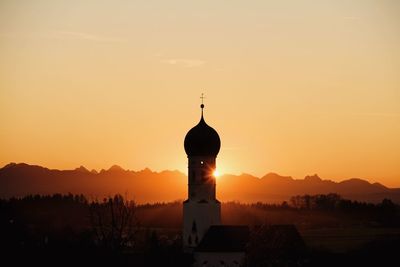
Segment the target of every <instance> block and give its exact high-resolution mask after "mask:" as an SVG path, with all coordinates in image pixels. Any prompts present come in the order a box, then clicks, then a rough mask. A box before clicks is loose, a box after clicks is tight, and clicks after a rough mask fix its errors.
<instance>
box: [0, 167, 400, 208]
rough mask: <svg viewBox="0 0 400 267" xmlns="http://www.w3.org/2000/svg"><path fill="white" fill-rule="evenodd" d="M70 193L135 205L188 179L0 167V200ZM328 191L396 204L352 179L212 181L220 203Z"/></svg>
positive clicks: (181, 193) (397, 196) (389, 194)
mask: <svg viewBox="0 0 400 267" xmlns="http://www.w3.org/2000/svg"><path fill="white" fill-rule="evenodd" d="M69 192H71V193H73V194H84V195H86V196H88V197H89V198H98V199H101V198H103V197H105V196H109V195H113V194H116V193H120V194H122V195H126V196H127V197H129V198H133V199H135V200H136V201H137V202H139V203H144V202H167V201H174V200H183V199H185V198H186V196H187V178H186V175H185V174H183V173H181V172H179V171H162V172H153V171H151V170H149V169H144V170H141V171H131V170H125V169H123V168H121V167H119V166H117V165H114V166H112V167H111V168H109V169H108V170H101V171H100V172H97V171H95V170H92V171H89V170H87V169H86V168H85V167H83V166H81V167H79V168H76V169H75V170H52V169H48V168H44V167H41V166H36V165H28V164H25V163H19V164H16V163H10V164H8V165H6V166H4V167H3V168H1V169H0V198H10V197H20V196H25V195H28V194H53V193H69ZM327 193H338V194H340V195H341V196H343V197H345V198H348V199H352V200H359V201H367V202H380V201H382V199H384V198H390V199H392V200H393V201H394V202H397V203H400V189H399V188H396V189H392V188H387V187H385V186H384V185H381V184H379V183H374V184H371V183H369V182H367V181H365V180H362V179H356V178H354V179H349V180H344V181H342V182H333V181H330V180H323V179H321V178H320V177H318V176H317V175H313V176H306V177H305V178H304V179H299V180H296V179H293V178H292V177H290V176H280V175H278V174H275V173H269V174H267V175H265V176H263V177H261V178H258V177H255V176H252V175H249V174H242V175H223V176H221V177H219V178H218V181H217V195H218V199H220V200H221V201H240V202H257V201H261V202H270V203H271V202H273V203H280V202H282V201H285V200H286V201H287V200H288V199H289V198H290V197H291V196H294V195H303V194H327Z"/></svg>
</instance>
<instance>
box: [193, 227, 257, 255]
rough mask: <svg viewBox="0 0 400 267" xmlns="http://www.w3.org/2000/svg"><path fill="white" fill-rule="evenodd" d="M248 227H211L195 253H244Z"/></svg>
mask: <svg viewBox="0 0 400 267" xmlns="http://www.w3.org/2000/svg"><path fill="white" fill-rule="evenodd" d="M249 233H250V231H249V227H247V226H241V225H237V226H236V225H212V226H211V227H210V228H209V229H208V231H207V232H206V234H205V235H204V237H203V239H202V240H201V242H200V244H199V245H198V246H197V248H196V252H244V251H245V250H246V245H247V242H248V241H249V235H250V234H249Z"/></svg>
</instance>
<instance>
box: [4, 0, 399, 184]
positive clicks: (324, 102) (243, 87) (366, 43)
mask: <svg viewBox="0 0 400 267" xmlns="http://www.w3.org/2000/svg"><path fill="white" fill-rule="evenodd" d="M201 93H205V95H206V99H205V105H206V107H205V119H206V121H207V123H208V124H209V125H211V126H212V127H214V128H215V129H216V130H217V131H218V133H219V134H220V137H221V141H222V148H221V152H220V154H219V156H218V162H217V166H218V168H219V171H220V172H221V173H237V174H239V173H242V172H246V173H250V174H253V175H257V176H262V175H264V174H266V173H268V172H277V173H279V174H282V175H291V176H293V177H294V178H303V177H304V176H305V175H307V174H314V173H318V174H319V175H320V176H321V177H323V178H327V179H332V180H343V179H347V178H351V177H359V178H365V179H367V180H368V181H370V182H376V181H378V182H381V183H383V184H385V185H387V186H391V187H400V1H395V0H393V1H387V0H379V1H378V0H375V1H370V0H359V1H356V0H346V1H344V0H343V1H326V0H321V1H311V0H309V1H306V0H292V1H288V0H279V1H278V0H275V1H269V0H262V1H261V0H260V1H234V0H230V1H215V0H202V1H174V0H171V1H164V0H158V1H155V0H143V1H125V0H109V1H106V0H104V1H97V0H92V1H89V0H83V1H71V0H59V1H54V0H37V1H21V0H1V1H0V120H1V124H0V164H1V165H2V166H3V165H5V164H7V163H9V162H26V163H30V164H38V165H43V166H46V167H49V168H58V169H71V168H75V167H78V166H80V165H84V166H85V167H87V168H88V169H93V168H94V169H101V168H109V166H111V165H112V164H118V165H121V166H122V167H124V168H128V169H132V170H140V169H143V168H145V167H149V168H151V169H152V170H156V171H160V170H164V169H178V170H181V171H183V172H186V166H187V163H186V155H185V152H184V149H183V139H184V137H185V134H186V133H187V131H188V130H189V129H190V128H191V127H193V126H194V125H195V124H196V123H197V122H198V120H199V118H200V108H199V105H200V99H199V97H200V94H201Z"/></svg>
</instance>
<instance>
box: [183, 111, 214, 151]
mask: <svg viewBox="0 0 400 267" xmlns="http://www.w3.org/2000/svg"><path fill="white" fill-rule="evenodd" d="M200 107H201V119H200V122H199V123H198V124H197V125H196V126H195V127H193V128H192V129H190V130H189V132H188V133H187V134H186V137H185V143H184V145H185V151H186V154H187V155H188V156H189V157H190V156H214V157H216V156H217V155H218V152H219V149H220V148H221V140H220V139H219V135H218V133H217V131H216V130H214V129H213V128H212V127H210V126H208V125H207V123H206V122H205V121H204V117H203V108H204V105H203V104H201V106H200Z"/></svg>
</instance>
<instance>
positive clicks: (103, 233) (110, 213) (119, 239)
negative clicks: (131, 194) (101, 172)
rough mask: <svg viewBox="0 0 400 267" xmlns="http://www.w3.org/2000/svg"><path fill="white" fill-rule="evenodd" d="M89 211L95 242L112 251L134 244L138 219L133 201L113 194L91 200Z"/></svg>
mask: <svg viewBox="0 0 400 267" xmlns="http://www.w3.org/2000/svg"><path fill="white" fill-rule="evenodd" d="M89 211H90V213H89V214H90V222H91V225H92V230H93V232H94V234H95V237H96V243H97V244H99V245H101V246H103V247H105V248H108V249H112V250H114V251H120V250H122V249H123V248H126V247H133V246H134V245H135V239H136V235H137V232H138V227H139V221H138V219H137V217H136V203H135V202H134V201H128V200H124V198H123V197H122V196H121V195H115V196H114V197H109V198H105V199H103V202H99V201H95V202H93V203H92V204H90V207H89Z"/></svg>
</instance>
